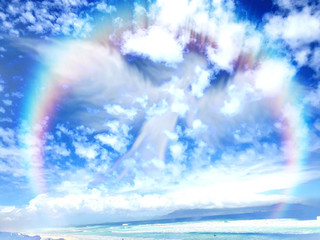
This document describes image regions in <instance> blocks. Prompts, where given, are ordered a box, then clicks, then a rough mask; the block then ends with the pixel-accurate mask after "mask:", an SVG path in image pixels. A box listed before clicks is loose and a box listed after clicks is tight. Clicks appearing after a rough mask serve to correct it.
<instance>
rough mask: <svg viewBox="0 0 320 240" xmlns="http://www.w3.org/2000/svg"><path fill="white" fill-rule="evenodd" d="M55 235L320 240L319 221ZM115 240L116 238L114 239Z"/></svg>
mask: <svg viewBox="0 0 320 240" xmlns="http://www.w3.org/2000/svg"><path fill="white" fill-rule="evenodd" d="M52 233H55V234H57V235H58V234H63V236H69V235H70V236H78V237H80V238H82V239H86V237H88V239H89V237H90V239H95V237H96V238H97V239H101V237H106V238H103V239H108V237H110V239H112V238H114V237H120V239H124V240H126V239H131V240H132V239H172V240H178V239H179V240H191V239H199V240H209V239H210V240H243V239H246V240H278V239H279V240H280V239H281V240H283V239H288V240H320V221H319V220H313V221H299V220H293V219H271V220H240V221H217V220H214V221H185V222H167V223H163V222H162V223H159V222H155V221H150V222H138V223H137V222H128V223H119V224H102V225H90V226H81V227H70V228H64V229H59V230H55V231H54V232H52ZM114 239H115V238H114Z"/></svg>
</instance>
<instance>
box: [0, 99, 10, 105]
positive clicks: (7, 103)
mask: <svg viewBox="0 0 320 240" xmlns="http://www.w3.org/2000/svg"><path fill="white" fill-rule="evenodd" d="M2 102H3V103H4V104H5V105H7V106H11V105H12V101H11V100H9V99H5V100H2Z"/></svg>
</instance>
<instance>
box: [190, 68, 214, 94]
mask: <svg viewBox="0 0 320 240" xmlns="http://www.w3.org/2000/svg"><path fill="white" fill-rule="evenodd" d="M194 71H195V72H196V74H197V76H198V79H197V80H196V81H195V82H194V83H192V84H191V94H192V95H193V96H195V97H198V98H200V97H202V96H203V91H204V90H205V89H206V88H207V87H208V86H209V85H210V79H209V76H210V72H209V71H206V70H203V69H201V68H200V67H199V66H197V67H196V68H195V70H194Z"/></svg>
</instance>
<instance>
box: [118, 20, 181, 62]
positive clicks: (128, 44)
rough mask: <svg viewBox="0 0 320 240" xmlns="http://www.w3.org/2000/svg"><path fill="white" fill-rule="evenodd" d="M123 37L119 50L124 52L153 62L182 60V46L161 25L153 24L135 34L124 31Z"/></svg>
mask: <svg viewBox="0 0 320 240" xmlns="http://www.w3.org/2000/svg"><path fill="white" fill-rule="evenodd" d="M123 39H124V44H123V45H122V48H121V50H122V52H123V53H124V54H129V53H130V54H136V55H142V56H146V57H149V58H150V59H151V60H152V61H155V62H167V63H178V62H181V61H182V60H183V47H184V46H182V45H181V44H180V43H179V42H177V40H176V39H175V37H174V34H173V33H170V32H168V31H167V30H165V29H163V28H162V27H159V26H153V27H150V28H149V29H148V30H147V31H144V30H138V32H137V33H135V34H132V33H130V32H125V33H124V35H123Z"/></svg>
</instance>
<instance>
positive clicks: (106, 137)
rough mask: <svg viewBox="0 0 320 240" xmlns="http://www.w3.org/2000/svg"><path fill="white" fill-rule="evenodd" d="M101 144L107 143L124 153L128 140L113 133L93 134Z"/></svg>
mask: <svg viewBox="0 0 320 240" xmlns="http://www.w3.org/2000/svg"><path fill="white" fill-rule="evenodd" d="M95 138H97V139H98V140H99V141H100V142H102V143H103V144H106V145H109V146H110V147H112V148H113V149H114V150H116V151H117V152H120V153H124V152H125V151H126V150H127V148H126V147H127V145H128V143H129V141H128V140H127V139H126V138H122V137H119V136H117V135H113V134H98V135H96V136H95Z"/></svg>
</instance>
